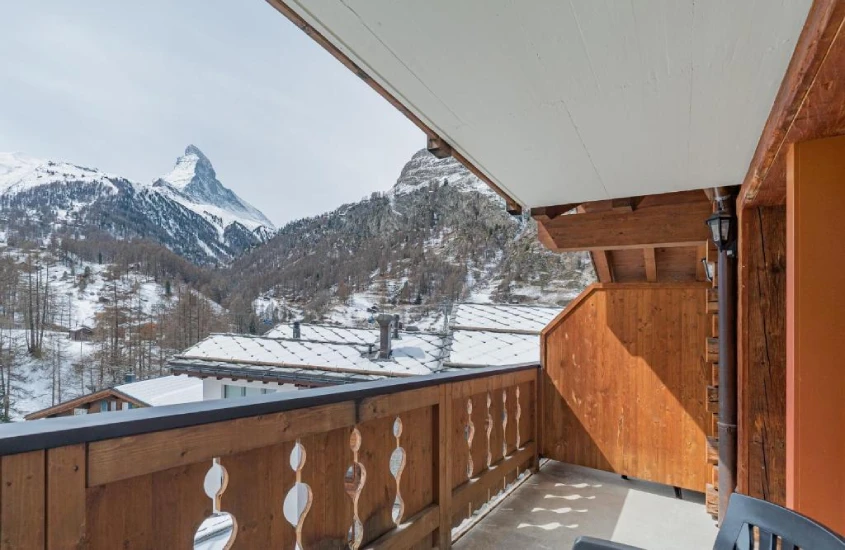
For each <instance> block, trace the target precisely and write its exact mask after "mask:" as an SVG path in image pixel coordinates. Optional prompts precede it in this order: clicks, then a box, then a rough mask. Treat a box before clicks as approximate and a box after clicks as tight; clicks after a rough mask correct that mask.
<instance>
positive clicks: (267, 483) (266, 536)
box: [220, 442, 340, 549]
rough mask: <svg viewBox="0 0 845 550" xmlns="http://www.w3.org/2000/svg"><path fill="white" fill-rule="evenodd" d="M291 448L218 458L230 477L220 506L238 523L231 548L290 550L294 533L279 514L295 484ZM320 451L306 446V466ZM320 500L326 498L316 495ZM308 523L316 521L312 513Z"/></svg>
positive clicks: (276, 447) (288, 445) (289, 445)
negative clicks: (291, 465)
mask: <svg viewBox="0 0 845 550" xmlns="http://www.w3.org/2000/svg"><path fill="white" fill-rule="evenodd" d="M308 443H310V442H308ZM293 446H294V442H287V443H280V444H277V445H271V446H269V447H263V448H261V449H253V450H251V451H245V452H243V453H236V454H233V455H229V456H225V457H223V458H221V459H220V463H221V464H222V465H223V466H224V467H225V468H226V471H227V472H228V474H229V484H228V487H227V488H226V491H225V492H224V493H223V496H222V498H221V499H220V500H221V502H220V507H221V509H222V510H223V511H224V512H228V513H230V514H232V515H233V516H234V517H235V520H236V521H237V523H238V533H237V537H236V539H235V545H234V546H233V548H235V549H237V548H258V547H267V548H293V546H294V544H295V542H296V533H295V531H294V527H293V526H291V525H290V524H289V523H288V522H287V520H286V519H285V517H284V514H283V513H282V511H283V508H282V504H283V503H284V500H285V496H286V495H287V493H288V491H289V490H290V489H291V488H292V487H293V485H294V483H295V481H296V474H295V472H294V471H293V470H292V469H291V467H290V454H291V451H292V449H293ZM309 447H310V448H309ZM320 450H321V449H320V448H319V447H318V446H317V445H310V444H309V445H308V446H307V447H305V454H306V459H305V464H306V466H307V465H308V462H309V461H312V460H315V461H316V460H319V456H318V455H319V452H320ZM333 452H338V450H333ZM303 481H306V482H307V480H305V479H304V480H303ZM338 483H340V482H338ZM312 490H313V488H312ZM316 497H317V495H315V500H316ZM319 498H320V499H322V498H325V497H324V495H319ZM312 511H313V505H312ZM309 521H312V522H313V521H315V516H313V515H311V513H309V515H308V516H307V517H306V524H307V522H309Z"/></svg>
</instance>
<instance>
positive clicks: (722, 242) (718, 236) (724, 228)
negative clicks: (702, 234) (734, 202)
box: [707, 212, 733, 251]
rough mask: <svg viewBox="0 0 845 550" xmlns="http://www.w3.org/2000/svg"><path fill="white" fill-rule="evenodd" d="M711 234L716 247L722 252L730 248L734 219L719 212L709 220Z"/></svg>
mask: <svg viewBox="0 0 845 550" xmlns="http://www.w3.org/2000/svg"><path fill="white" fill-rule="evenodd" d="M707 225H708V227H710V234H711V238H712V239H713V242H714V243H715V244H716V247H717V248H718V249H719V250H720V251H721V250H725V249H727V248H728V246H730V244H731V241H732V239H733V218H732V216H731V215H730V214H726V213H724V212H717V213H715V214H713V215H712V216H710V217H709V218H707Z"/></svg>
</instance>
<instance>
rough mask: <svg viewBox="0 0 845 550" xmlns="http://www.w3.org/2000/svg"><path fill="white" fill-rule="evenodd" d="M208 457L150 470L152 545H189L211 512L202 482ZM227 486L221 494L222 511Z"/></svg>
mask: <svg viewBox="0 0 845 550" xmlns="http://www.w3.org/2000/svg"><path fill="white" fill-rule="evenodd" d="M210 467H211V461H208V462H201V463H197V464H191V465H188V466H179V467H177V468H170V469H168V470H164V471H162V472H156V473H154V474H152V489H151V495H152V498H151V506H150V510H151V513H152V515H153V524H152V526H153V540H154V543H153V547H154V548H191V547H192V546H193V542H194V535H195V534H196V532H197V530H198V529H199V527H200V525H201V524H202V522H203V521H204V520H205V519H206V518H207V517H208V516H209V515H210V514H211V512H212V509H211V507H212V502H211V499H210V498H208V496H207V495H206V494H205V491H204V488H203V482H204V481H205V475H206V473H207V472H208V469H209V468H210ZM228 492H229V491H228V488H227V490H226V491H224V492H223V495H222V497H221V499H220V500H221V503H222V510H223V511H224V512H225V511H226V506H227V496H228Z"/></svg>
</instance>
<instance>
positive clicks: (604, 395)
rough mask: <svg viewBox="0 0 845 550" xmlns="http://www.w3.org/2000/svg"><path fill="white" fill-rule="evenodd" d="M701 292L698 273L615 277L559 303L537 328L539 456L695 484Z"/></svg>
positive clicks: (699, 445) (699, 453) (703, 320)
mask: <svg viewBox="0 0 845 550" xmlns="http://www.w3.org/2000/svg"><path fill="white" fill-rule="evenodd" d="M704 294H705V285H703V284H701V283H691V284H684V285H680V284H668V283H663V284H661V283H645V284H639V285H637V284H625V283H614V284H609V285H600V286H595V287H592V289H590V290H588V291H586V293H585V294H582V297H581V298H580V299H579V301H577V302H575V304H574V305H570V306H569V307H568V308H567V312H566V314H565V315H564V316H562V317H559V318H558V319H557V320H556V322H555V323H554V324H553V325H552V326H551V327H550V328H549V329H547V330H546V331H545V334H544V335H543V338H544V339H545V342H544V354H545V357H544V360H545V361H544V363H545V364H544V368H545V369H546V371H545V374H546V375H548V379H549V383H548V384H547V386H546V392H545V393H544V398H545V399H546V403H545V404H544V405H543V409H542V410H543V415H544V421H545V422H544V426H543V434H542V437H543V439H544V441H543V454H544V456H547V457H550V458H553V459H555V460H560V461H562V462H568V463H574V464H579V465H582V466H588V467H592V468H598V469H603V470H609V471H613V472H619V473H626V474H628V475H631V476H633V477H638V478H641V479H648V480H651V481H657V482H659V483H665V484H669V485H677V486H679V487H685V488H689V489H693V490H698V491H700V490H702V489H703V488H704V484H705V483H706V481H707V479H708V470H709V469H708V468H707V465H706V464H705V462H704V460H702V457H703V456H704V454H705V453H704V446H705V433H706V432H705V430H706V429H707V427H708V426H709V423H710V416H709V413H707V411H706V410H705V403H704V399H703V393H704V387H705V386H706V385H707V383H708V382H709V381H710V375H709V371H708V370H707V365H705V364H704V363H703V361H702V347H703V346H702V344H704V341H705V338H706V335H707V333H708V332H707V331H708V330H709V318H707V316H706V313H705V300H704ZM609 419H613V421H609Z"/></svg>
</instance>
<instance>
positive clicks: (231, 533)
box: [194, 457, 238, 550]
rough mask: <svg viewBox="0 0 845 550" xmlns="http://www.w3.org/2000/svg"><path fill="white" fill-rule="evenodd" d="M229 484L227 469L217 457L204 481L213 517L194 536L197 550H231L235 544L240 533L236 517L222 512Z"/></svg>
mask: <svg viewBox="0 0 845 550" xmlns="http://www.w3.org/2000/svg"><path fill="white" fill-rule="evenodd" d="M228 483H229V475H228V473H226V468H224V467H223V465H221V464H220V459H219V458H216V457H215V458H214V459H212V461H211V467H210V468H209V469H208V473H207V474H205V480H204V481H203V490H204V491H205V494H206V495H208V498H210V499H211V515H210V516H208V517H207V518H205V519H204V520H203V522H202V523H201V524H200V526H199V528H198V529H197V532H196V533H195V534H194V549H195V550H199V549H203V550H229V548H231V547H232V544H234V542H235V536H236V535H237V532H238V524H237V522H236V521H235V517H234V516H233V515H232V514H229V513H228V512H222V511H221V510H220V501H221V498H222V496H223V492H224V491H226V486H227V485H228Z"/></svg>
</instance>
